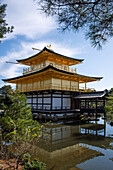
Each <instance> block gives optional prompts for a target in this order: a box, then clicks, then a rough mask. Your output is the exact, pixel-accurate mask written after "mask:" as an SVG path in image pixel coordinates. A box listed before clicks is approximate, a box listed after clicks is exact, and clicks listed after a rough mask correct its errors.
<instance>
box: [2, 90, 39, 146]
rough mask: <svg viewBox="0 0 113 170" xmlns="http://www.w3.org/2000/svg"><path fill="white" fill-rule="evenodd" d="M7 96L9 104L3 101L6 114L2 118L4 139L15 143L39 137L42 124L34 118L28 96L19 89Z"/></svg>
mask: <svg viewBox="0 0 113 170" xmlns="http://www.w3.org/2000/svg"><path fill="white" fill-rule="evenodd" d="M5 97H6V98H8V104H7V103H6V102H5V103H2V108H3V110H4V115H3V116H2V117H1V118H0V126H1V127H2V138H3V140H5V141H9V140H11V142H13V143H15V142H17V141H21V140H22V141H30V140H32V139H34V138H36V137H38V136H39V135H40V132H39V129H40V126H39V124H38V122H37V121H34V120H33V119H32V115H31V108H30V106H28V105H27V102H26V101H27V99H26V96H25V95H24V94H20V93H18V91H14V92H13V91H11V92H9V93H8V94H7V95H6V96H5Z"/></svg>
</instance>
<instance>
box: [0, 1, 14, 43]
mask: <svg viewBox="0 0 113 170" xmlns="http://www.w3.org/2000/svg"><path fill="white" fill-rule="evenodd" d="M6 7H7V5H6V4H2V3H1V0H0V42H1V39H2V38H4V37H5V35H6V34H7V33H11V32H12V31H13V29H14V27H13V26H11V27H9V26H8V24H7V22H6V20H5V16H6V13H5V12H6Z"/></svg>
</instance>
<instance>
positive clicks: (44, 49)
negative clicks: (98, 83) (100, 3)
mask: <svg viewBox="0 0 113 170" xmlns="http://www.w3.org/2000/svg"><path fill="white" fill-rule="evenodd" d="M43 51H48V52H49V53H51V54H56V55H59V56H61V57H66V58H68V59H72V60H75V61H79V62H82V61H83V60H84V59H75V58H72V57H67V56H64V55H61V54H58V53H56V52H54V51H52V50H49V49H48V48H46V47H44V48H43V50H41V51H40V52H39V53H37V54H35V55H33V56H31V57H29V58H26V59H21V60H17V61H18V62H22V61H27V60H29V59H31V58H33V57H36V56H38V55H40V54H41V53H42V52H43Z"/></svg>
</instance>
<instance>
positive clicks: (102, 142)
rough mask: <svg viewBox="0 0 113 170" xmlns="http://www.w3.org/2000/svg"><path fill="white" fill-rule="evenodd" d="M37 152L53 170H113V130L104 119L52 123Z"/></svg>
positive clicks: (50, 169)
mask: <svg viewBox="0 0 113 170" xmlns="http://www.w3.org/2000/svg"><path fill="white" fill-rule="evenodd" d="M42 124H43V125H44V123H42ZM35 151H36V153H35V156H37V157H38V158H39V159H40V160H41V161H43V162H45V163H46V165H47V169H49V170H52V169H53V170H57V169H58V170H60V169H62V170H63V169H64V170H67V169H70V170H74V169H89V170H92V169H97V170H98V169H99V170H100V169H113V127H111V126H110V123H109V122H108V121H107V120H103V119H102V118H99V120H98V121H86V122H80V121H79V122H76V121H72V120H69V121H66V120H65V121H60V122H58V123H48V124H46V125H44V126H43V128H42V138H41V141H40V142H38V143H37V146H36V149H35Z"/></svg>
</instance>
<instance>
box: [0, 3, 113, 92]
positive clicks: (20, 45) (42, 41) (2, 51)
mask: <svg viewBox="0 0 113 170" xmlns="http://www.w3.org/2000/svg"><path fill="white" fill-rule="evenodd" d="M4 2H5V3H7V4H8V6H7V16H6V20H7V22H8V24H9V25H13V26H14V27H15V28H14V32H13V33H12V34H8V35H7V37H6V38H5V39H4V40H2V43H1V44H0V87H1V86H3V85H4V84H5V83H4V82H3V81H2V80H1V79H2V78H9V77H15V76H19V75H21V74H22V69H23V68H24V65H19V64H7V63H6V61H14V62H15V61H16V60H17V59H23V58H27V57H30V56H31V55H33V54H35V53H37V52H38V51H33V50H32V47H35V48H38V49H43V48H44V46H47V45H49V44H51V45H52V49H53V50H54V51H55V52H58V53H60V54H63V55H66V56H69V57H73V58H79V59H84V62H83V63H82V64H79V65H76V66H74V68H75V67H76V69H77V73H79V74H83V75H87V76H96V77H103V79H102V80H101V81H99V82H92V83H87V87H89V88H95V89H96V90H104V89H110V88H111V87H113V78H112V77H113V75H112V74H113V39H109V40H108V43H106V44H105V45H104V46H103V49H102V50H101V51H98V50H97V49H96V48H93V47H91V44H90V42H89V40H86V39H85V37H84V32H83V30H81V31H80V32H78V33H76V34H75V33H74V32H68V31H66V32H61V31H59V30H58V29H57V28H58V25H57V23H56V22H55V20H54V18H52V17H46V16H45V14H43V13H41V12H40V11H39V10H37V8H38V6H37V5H36V4H35V3H34V2H33V0H29V1H28V0H22V1H20V0H10V1H9V0H5V1H4Z"/></svg>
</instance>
